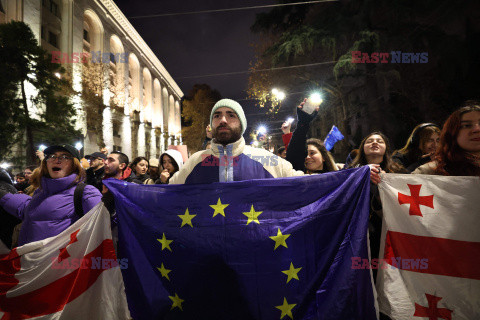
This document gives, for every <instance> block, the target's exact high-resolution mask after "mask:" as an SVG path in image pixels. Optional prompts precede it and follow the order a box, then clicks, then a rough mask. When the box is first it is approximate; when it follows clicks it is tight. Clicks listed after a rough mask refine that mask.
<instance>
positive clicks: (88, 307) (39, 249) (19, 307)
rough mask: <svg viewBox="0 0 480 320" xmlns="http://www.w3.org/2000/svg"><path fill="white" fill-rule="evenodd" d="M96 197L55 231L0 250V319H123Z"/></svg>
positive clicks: (115, 268) (119, 284)
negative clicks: (88, 207)
mask: <svg viewBox="0 0 480 320" xmlns="http://www.w3.org/2000/svg"><path fill="white" fill-rule="evenodd" d="M109 220H110V215H109V214H108V211H107V210H106V209H105V207H104V206H103V204H102V203H100V204H98V205H97V206H95V207H94V208H93V209H92V210H91V211H90V212H89V213H87V214H86V215H85V216H83V217H82V218H81V219H79V220H78V221H76V222H75V223H74V224H73V225H71V226H70V227H69V228H68V229H66V230H65V231H63V232H62V233H60V234H59V235H58V236H55V237H51V238H47V239H44V240H41V241H36V242H31V243H28V244H25V245H23V246H21V247H18V248H15V249H13V250H12V251H10V252H9V253H7V254H3V255H0V319H1V320H7V319H12V320H13V319H68V320H70V319H102V320H104V319H112V320H113V319H115V320H118V319H129V318H130V314H129V311H128V307H127V302H126V298H125V292H124V284H123V280H122V275H121V272H120V269H119V267H122V266H123V267H128V263H126V262H120V264H119V263H118V260H117V258H116V255H115V250H114V246H113V242H112V234H111V230H110V222H109Z"/></svg>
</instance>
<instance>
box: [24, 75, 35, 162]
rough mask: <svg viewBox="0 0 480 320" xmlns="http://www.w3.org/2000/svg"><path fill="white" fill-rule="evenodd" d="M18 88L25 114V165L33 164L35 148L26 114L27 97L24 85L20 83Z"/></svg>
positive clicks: (28, 117)
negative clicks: (20, 91)
mask: <svg viewBox="0 0 480 320" xmlns="http://www.w3.org/2000/svg"><path fill="white" fill-rule="evenodd" d="M20 87H21V90H22V104H23V112H24V114H25V122H24V123H25V132H26V134H27V146H26V151H27V154H26V157H27V164H33V163H35V160H36V158H35V147H34V145H33V131H32V124H31V121H30V115H29V114H28V106H27V95H26V93H25V83H24V81H22V82H21V83H20Z"/></svg>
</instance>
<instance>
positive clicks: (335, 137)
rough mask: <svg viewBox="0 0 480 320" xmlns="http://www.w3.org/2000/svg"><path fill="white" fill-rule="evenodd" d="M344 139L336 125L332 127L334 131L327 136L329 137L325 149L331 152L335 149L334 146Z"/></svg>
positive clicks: (324, 142) (325, 141)
mask: <svg viewBox="0 0 480 320" xmlns="http://www.w3.org/2000/svg"><path fill="white" fill-rule="evenodd" d="M343 138H344V136H343V134H342V133H341V132H340V130H338V128H337V127H336V126H335V125H334V126H332V129H331V130H330V132H329V133H328V134H327V137H326V138H325V140H324V141H323V144H324V145H325V148H326V149H327V150H328V151H330V150H332V149H333V145H334V144H335V143H337V142H338V141H340V140H343Z"/></svg>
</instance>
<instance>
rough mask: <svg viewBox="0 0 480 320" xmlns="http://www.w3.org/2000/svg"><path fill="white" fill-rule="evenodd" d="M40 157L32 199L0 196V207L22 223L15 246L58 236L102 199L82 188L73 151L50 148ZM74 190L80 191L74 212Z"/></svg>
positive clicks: (82, 172)
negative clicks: (37, 186) (41, 158)
mask: <svg viewBox="0 0 480 320" xmlns="http://www.w3.org/2000/svg"><path fill="white" fill-rule="evenodd" d="M44 153H45V158H44V159H43V160H42V163H41V165H40V174H38V175H37V176H36V177H35V178H34V179H37V180H38V181H35V183H37V184H38V185H39V186H40V187H39V188H38V189H37V190H36V191H35V193H34V194H33V196H28V195H26V194H11V193H7V194H6V193H0V206H2V207H3V208H4V209H5V211H7V212H8V213H10V214H11V215H13V216H15V217H17V218H19V219H20V220H22V221H23V224H22V228H21V230H20V235H19V239H18V245H19V246H21V245H24V244H26V243H29V242H33V241H38V240H43V239H46V238H49V237H53V236H56V235H58V234H59V233H61V232H62V231H64V230H65V229H67V228H68V227H69V226H70V225H72V224H73V223H74V222H75V221H77V220H78V219H79V218H80V217H81V216H83V215H84V214H85V213H87V212H88V211H90V209H92V208H93V207H94V206H95V205H97V204H98V203H99V202H100V201H101V199H102V196H101V194H100V191H98V190H97V188H95V187H93V186H90V185H85V184H83V181H84V180H85V170H84V169H83V168H82V166H81V165H80V156H79V154H78V151H77V149H75V148H74V147H72V146H70V145H66V144H64V145H57V146H51V147H49V148H47V149H45V151H44ZM77 186H78V188H84V189H83V191H82V190H81V189H80V191H82V192H79V193H77V194H79V195H80V196H81V201H79V202H81V206H77V208H76V207H75V205H74V192H75V190H76V188H77ZM76 209H77V210H76Z"/></svg>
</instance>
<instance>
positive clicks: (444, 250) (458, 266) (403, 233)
mask: <svg viewBox="0 0 480 320" xmlns="http://www.w3.org/2000/svg"><path fill="white" fill-rule="evenodd" d="M379 189H380V196H381V200H382V204H383V229H382V245H381V248H380V258H384V259H385V261H386V263H387V264H385V266H386V268H384V269H381V270H379V272H378V277H377V290H378V302H379V307H380V311H382V312H383V313H385V314H387V315H389V316H390V317H391V318H392V319H396V320H402V319H438V320H440V319H480V179H479V178H478V177H443V176H430V175H428V176H427V175H400V174H385V175H383V176H382V183H380V184H379Z"/></svg>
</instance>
